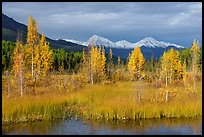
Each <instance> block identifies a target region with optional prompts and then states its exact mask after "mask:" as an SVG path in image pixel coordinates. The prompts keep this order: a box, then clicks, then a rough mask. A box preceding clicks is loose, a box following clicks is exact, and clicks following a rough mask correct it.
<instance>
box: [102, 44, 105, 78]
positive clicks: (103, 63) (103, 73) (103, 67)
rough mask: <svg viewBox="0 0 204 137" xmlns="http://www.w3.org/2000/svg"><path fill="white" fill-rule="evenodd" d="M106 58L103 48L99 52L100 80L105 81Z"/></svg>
mask: <svg viewBox="0 0 204 137" xmlns="http://www.w3.org/2000/svg"><path fill="white" fill-rule="evenodd" d="M105 66H106V57H105V49H104V47H103V48H102V50H101V73H102V80H104V79H106V73H105V72H106V67H105Z"/></svg>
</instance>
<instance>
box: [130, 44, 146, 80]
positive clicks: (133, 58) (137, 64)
mask: <svg viewBox="0 0 204 137" xmlns="http://www.w3.org/2000/svg"><path fill="white" fill-rule="evenodd" d="M144 63H145V59H144V57H143V55H142V53H141V51H140V48H139V47H136V48H134V50H133V51H132V54H131V55H130V58H129V61H128V71H129V73H130V76H131V80H135V78H137V79H141V76H142V71H143V67H144Z"/></svg>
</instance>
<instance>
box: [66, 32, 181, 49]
mask: <svg viewBox="0 0 204 137" xmlns="http://www.w3.org/2000/svg"><path fill="white" fill-rule="evenodd" d="M64 40H66V41H69V42H72V43H76V44H80V45H84V46H88V45H89V44H91V43H92V42H94V44H95V45H103V46H106V47H111V48H126V49H133V48H135V47H136V46H139V47H141V46H145V47H150V48H155V47H161V48H166V47H168V46H174V47H176V48H184V47H183V46H180V45H177V44H173V43H166V42H163V41H157V40H156V39H154V38H152V37H146V38H144V39H142V40H140V41H138V42H136V43H130V42H128V41H126V40H122V41H118V42H116V43H114V42H112V41H110V40H109V39H107V38H103V37H101V36H98V35H93V36H92V37H90V38H89V39H88V40H87V41H86V42H82V41H77V40H73V39H71V40H69V39H64Z"/></svg>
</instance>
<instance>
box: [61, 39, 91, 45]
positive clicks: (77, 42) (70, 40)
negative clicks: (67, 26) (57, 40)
mask: <svg viewBox="0 0 204 137" xmlns="http://www.w3.org/2000/svg"><path fill="white" fill-rule="evenodd" d="M64 40H65V41H67V42H72V43H76V44H79V45H83V46H87V45H88V43H87V42H83V41H77V40H74V39H64Z"/></svg>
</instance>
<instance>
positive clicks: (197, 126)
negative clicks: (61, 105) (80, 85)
mask: <svg viewBox="0 0 204 137" xmlns="http://www.w3.org/2000/svg"><path fill="white" fill-rule="evenodd" d="M2 134H9V135H11V134H15V135H19V134H25V135H54V134H55V135H117V134H120V135H121V134H123V135H145V134H147V135H148V134H154V135H170V134H176V135H195V134H199V135H201V134H202V119H151V120H147V119H146V120H138V121H126V122H124V121H120V122H118V121H113V122H110V121H93V120H92V121H83V120H75V119H74V118H72V119H69V120H55V121H51V120H50V121H36V122H24V123H18V124H11V125H7V126H5V125H4V126H2Z"/></svg>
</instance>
